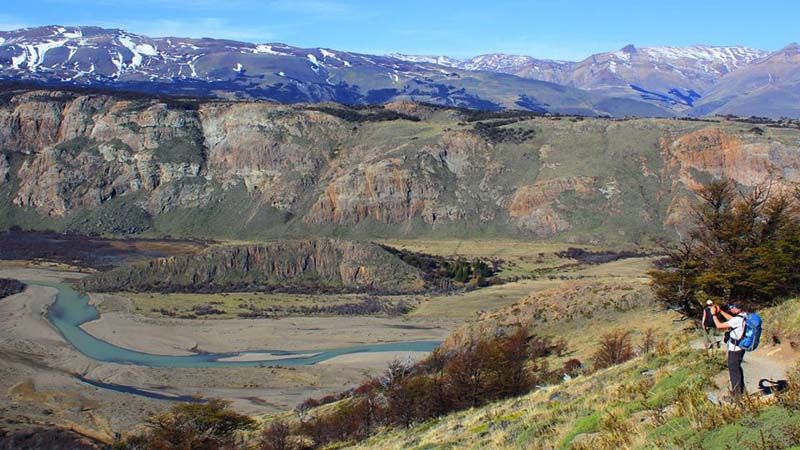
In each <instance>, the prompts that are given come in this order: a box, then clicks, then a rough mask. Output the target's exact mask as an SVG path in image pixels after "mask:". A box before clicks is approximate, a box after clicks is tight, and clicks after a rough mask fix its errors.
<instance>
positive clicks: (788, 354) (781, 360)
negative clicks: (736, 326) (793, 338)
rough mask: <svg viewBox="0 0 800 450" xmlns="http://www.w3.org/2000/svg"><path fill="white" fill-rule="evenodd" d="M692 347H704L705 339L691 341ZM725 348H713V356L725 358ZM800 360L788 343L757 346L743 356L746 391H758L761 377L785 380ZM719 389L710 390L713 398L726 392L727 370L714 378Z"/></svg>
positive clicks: (700, 348) (799, 356)
mask: <svg viewBox="0 0 800 450" xmlns="http://www.w3.org/2000/svg"><path fill="white" fill-rule="evenodd" d="M692 348H694V349H697V350H703V349H705V340H703V339H698V340H695V341H693V342H692ZM726 353H727V350H726V348H725V344H722V348H720V349H719V350H715V353H714V354H715V355H716V356H715V357H718V358H720V359H721V360H723V361H724V360H725V357H726ZM798 362H800V354H798V353H797V352H795V351H794V350H792V349H791V348H790V347H789V346H788V345H781V346H773V345H765V346H762V347H759V349H758V350H756V351H755V352H748V353H747V354H745V356H744V363H743V364H742V367H743V368H744V382H745V387H746V389H747V392H749V393H755V392H758V382H759V381H760V380H762V379H769V380H785V379H786V378H787V376H788V373H789V371H790V370H791V369H793V368H794V367H796V366H797V364H798ZM714 381H715V382H716V384H717V386H719V389H718V390H717V391H714V392H712V393H711V394H712V396H713V397H714V398H722V396H724V395H726V394H727V393H728V388H729V379H728V371H727V370H725V371H723V372H721V373H720V374H719V375H717V376H716V377H715V378H714Z"/></svg>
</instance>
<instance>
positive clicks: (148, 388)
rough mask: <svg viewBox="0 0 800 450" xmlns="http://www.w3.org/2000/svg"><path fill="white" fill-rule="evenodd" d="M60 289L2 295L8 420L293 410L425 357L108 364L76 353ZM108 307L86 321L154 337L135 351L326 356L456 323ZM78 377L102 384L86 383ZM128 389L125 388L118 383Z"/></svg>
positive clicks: (6, 269)
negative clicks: (212, 402) (206, 406)
mask: <svg viewBox="0 0 800 450" xmlns="http://www.w3.org/2000/svg"><path fill="white" fill-rule="evenodd" d="M0 276H3V277H5V278H14V279H27V280H39V281H44V282H60V281H62V280H65V279H74V278H77V277H81V276H84V274H81V273H76V272H64V271H57V270H54V268H50V269H48V268H36V267H31V266H29V265H28V266H26V265H24V264H20V265H12V264H8V263H4V264H2V265H0ZM55 293H56V291H55V290H53V289H51V288H46V287H41V286H35V285H34V286H28V288H27V289H26V291H24V292H23V293H20V294H16V295H14V296H10V297H8V298H6V299H4V300H3V301H2V302H0V404H5V405H9V406H7V407H0V418H2V417H8V418H10V417H17V416H24V417H26V418H27V419H26V420H31V421H33V422H37V423H38V422H43V423H48V422H53V423H61V424H65V425H68V424H78V425H80V426H82V427H85V428H87V429H92V430H100V431H102V430H108V432H109V433H110V430H112V429H113V430H120V429H130V427H132V426H134V425H136V424H139V423H142V422H143V421H144V420H145V419H146V418H147V417H149V416H151V415H152V414H156V413H158V412H161V411H165V410H167V409H169V408H170V407H171V406H172V405H173V404H174V401H170V400H173V399H183V398H196V397H204V398H221V399H226V400H229V401H231V402H232V406H233V407H234V408H235V409H236V410H238V411H240V412H242V413H245V414H251V415H261V414H266V413H274V412H279V411H286V410H290V409H292V408H294V407H295V406H296V405H297V404H299V403H301V402H302V401H304V400H305V399H307V398H309V397H322V396H325V395H328V394H332V393H335V392H340V391H341V390H343V389H348V388H349V387H354V386H356V385H358V384H360V383H361V382H363V381H364V379H365V377H367V376H374V375H377V374H379V373H380V372H382V371H383V370H384V369H385V368H386V366H387V364H388V363H389V362H391V361H392V360H393V359H395V358H399V359H405V358H415V359H416V358H419V357H421V356H424V354H426V353H425V352H421V353H420V352H401V353H396V352H394V351H387V352H375V353H355V354H344V355H339V356H335V357H332V358H330V359H328V360H327V361H326V362H325V363H319V364H315V365H305V366H294V367H288V366H284V365H281V366H278V367H258V366H257V364H256V365H255V366H252V367H246V366H241V367H239V366H237V367H216V368H152V367H144V366H136V365H123V364H116V363H108V362H99V361H95V360H92V359H90V358H88V357H86V356H85V355H83V354H81V353H80V352H78V351H76V350H75V349H74V348H73V347H72V346H71V345H69V344H68V343H67V342H66V341H65V340H64V338H63V337H62V335H61V334H60V333H59V332H58V331H57V329H56V328H55V327H54V326H52V325H51V324H50V321H48V320H47V319H46V318H45V314H46V311H47V308H48V307H49V306H50V305H51V304H52V303H53V302H54V299H55ZM92 297H93V298H92V301H93V303H94V304H96V305H102V304H103V303H104V302H105V301H106V300H108V301H109V304H112V303H113V301H111V300H113V299H108V298H101V297H98V298H94V297H95V296H94V295H93V296H92ZM101 309H102V310H103V311H104V312H103V313H102V314H101V315H100V316H99V318H98V320H95V321H91V322H88V323H86V324H84V328H85V329H86V331H87V332H89V333H91V334H94V335H95V336H96V337H98V338H100V339H104V340H105V339H108V340H109V342H110V343H112V344H118V343H119V344H123V346H124V344H125V342H137V341H140V340H143V341H146V343H145V344H143V345H142V348H136V350H144V351H148V352H150V353H155V354H160V353H165V352H168V351H169V348H170V346H171V348H172V349H173V351H174V352H175V353H178V352H180V353H182V354H186V355H198V354H203V353H205V352H210V353H235V354H237V355H239V354H240V353H241V352H242V350H248V349H263V348H280V349H297V350H303V351H305V352H306V353H317V351H318V350H319V349H324V348H335V347H339V346H342V347H344V346H359V345H374V344H378V343H380V344H387V341H390V342H391V341H402V340H407V339H408V338H425V337H427V338H428V339H431V338H432V339H434V340H441V339H440V338H441V337H443V336H444V335H446V334H447V333H448V332H449V329H451V328H452V327H453V326H454V324H451V323H449V322H441V323H438V322H436V321H422V320H404V319H400V318H374V317H373V318H369V317H363V318H362V317H355V318H350V317H319V318H318V317H313V318H309V317H303V318H283V319H241V320H239V319H234V321H233V322H230V321H227V320H207V321H203V320H197V321H187V320H182V321H176V320H169V319H163V320H162V319H151V318H145V317H143V316H138V317H137V316H136V315H134V314H130V313H127V312H124V311H119V310H112V311H108V309H107V308H101ZM112 309H113V308H112ZM176 322H179V323H176ZM291 330H294V332H291ZM384 331H386V332H387V333H389V335H386V333H384ZM392 333H397V334H392ZM142 338H144V339H142ZM176 342H179V343H180V345H179V346H178V345H176V344H175V343H176ZM309 350H310V351H309ZM240 356H241V355H240ZM75 374H78V375H80V377H83V378H84V379H86V380H91V381H92V382H93V383H92V384H88V383H86V382H84V381H81V380H80V379H78V378H77V377H76V376H75ZM120 386H121V387H122V389H116V390H112V389H109V387H113V388H116V387H120ZM126 390H128V392H125V391H126ZM139 390H140V391H142V392H147V393H148V395H149V396H150V397H155V398H148V397H147V396H140V395H136V394H137V392H134V391H139ZM162 397H163V399H162Z"/></svg>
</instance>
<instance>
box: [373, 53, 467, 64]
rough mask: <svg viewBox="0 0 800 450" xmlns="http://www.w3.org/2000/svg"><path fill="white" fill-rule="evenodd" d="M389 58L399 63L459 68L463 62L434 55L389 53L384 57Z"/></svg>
mask: <svg viewBox="0 0 800 450" xmlns="http://www.w3.org/2000/svg"><path fill="white" fill-rule="evenodd" d="M386 56H388V57H390V58H395V59H399V60H401V61H407V62H413V63H427V64H437V65H440V66H445V67H460V65H461V63H462V62H463V61H462V60H460V59H456V58H451V57H449V56H435V55H404V54H402V53H389V54H388V55H386Z"/></svg>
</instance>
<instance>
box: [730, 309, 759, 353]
mask: <svg viewBox="0 0 800 450" xmlns="http://www.w3.org/2000/svg"><path fill="white" fill-rule="evenodd" d="M760 340H761V316H759V315H758V314H756V313H748V314H747V316H745V319H744V336H742V338H741V339H739V340H738V341H737V340H734V341H733V344H734V345H736V346H738V347H740V348H741V349H742V350H744V351H746V352H752V351H755V350H756V349H757V348H758V343H759V341H760Z"/></svg>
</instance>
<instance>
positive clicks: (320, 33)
mask: <svg viewBox="0 0 800 450" xmlns="http://www.w3.org/2000/svg"><path fill="white" fill-rule="evenodd" d="M2 4H3V7H2V8H0V29H3V30H7V29H13V28H20V27H25V26H37V25H49V24H60V25H101V26H107V27H118V28H125V29H127V30H130V31H132V32H136V33H141V34H147V35H150V36H185V37H219V38H229V39H237V40H244V41H251V42H284V43H287V44H291V45H297V46H304V47H330V48H334V49H340V50H349V51H360V52H365V53H374V54H382V53H388V52H395V51H396V52H402V53H416V54H446V55H450V56H454V57H468V56H473V55H477V54H482V53H491V52H505V53H516V54H527V55H531V56H536V57H540V58H554V59H569V60H579V59H583V58H585V57H587V56H589V55H590V54H592V53H596V52H601V51H608V50H614V49H618V48H621V47H623V46H625V45H626V44H629V43H633V44H635V45H637V46H646V45H691V44H698V43H706V44H715V45H748V46H751V47H757V48H762V49H765V50H777V49H779V48H781V47H783V46H784V45H786V44H788V43H790V42H794V41H800V25H798V22H797V19H798V18H800V1H798V0H794V1H784V0H773V1H770V2H753V1H738V0H737V1H720V0H693V1H686V0H672V1H663V0H662V1H655V0H651V1H627V0H626V1H601V0H598V1H577V0H549V1H538V0H536V1H513V0H493V1H492V0H487V1H473V0H462V1H436V0H402V1H366V0H294V1H293V0H261V1H257V0H185V1H180V0H136V1H128V0H2Z"/></svg>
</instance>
